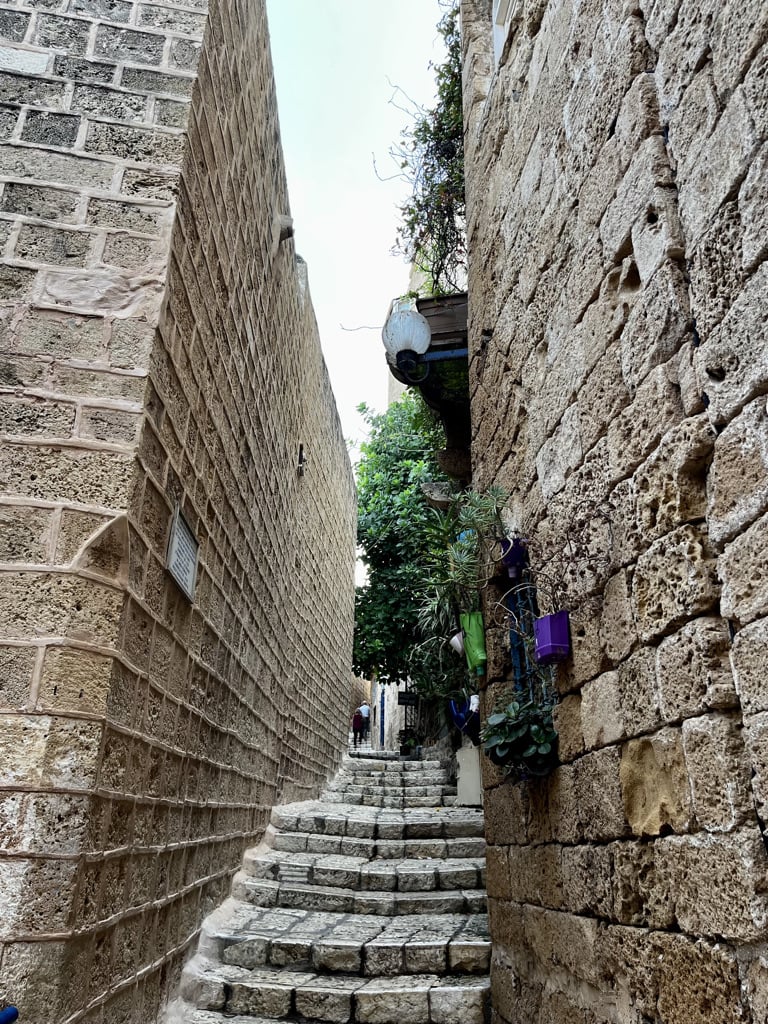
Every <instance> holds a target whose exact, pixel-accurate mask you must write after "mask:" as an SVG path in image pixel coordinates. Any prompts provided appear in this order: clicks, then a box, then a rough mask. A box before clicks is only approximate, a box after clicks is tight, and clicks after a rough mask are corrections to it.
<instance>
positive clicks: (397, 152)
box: [390, 0, 466, 295]
mask: <svg viewBox="0 0 768 1024" xmlns="http://www.w3.org/2000/svg"><path fill="white" fill-rule="evenodd" d="M437 29H438V32H439V33H440V35H441V36H442V37H443V39H444V41H445V47H446V59H445V61H444V62H443V63H441V64H436V65H432V66H433V67H434V71H435V80H436V86H437V103H436V105H435V106H434V107H433V108H432V109H431V110H430V109H427V108H424V107H417V111H416V115H415V121H414V124H413V125H412V126H411V127H410V128H408V129H406V130H405V131H404V132H403V133H402V135H401V137H400V142H399V144H397V145H395V146H393V148H392V149H391V150H390V154H391V156H392V158H393V159H394V161H395V163H396V164H397V166H398V167H399V171H400V173H401V175H402V176H403V177H404V178H405V179H406V180H407V181H408V182H409V184H410V186H411V189H412V192H411V196H410V198H409V199H407V200H406V202H405V203H404V204H403V205H402V206H401V207H400V212H401V214H402V217H403V223H402V226H401V227H400V229H399V230H398V233H397V242H396V246H395V248H396V251H398V252H401V253H402V254H403V255H405V256H406V257H407V258H408V259H409V260H410V261H411V262H412V263H413V264H414V265H415V266H416V268H417V269H418V270H420V271H421V272H422V273H424V274H425V275H426V276H427V278H428V281H429V291H430V293H431V294H432V295H444V294H449V293H451V292H457V291H461V289H462V287H463V284H462V282H463V278H464V273H465V271H466V207H465V201H464V122H463V116H462V96H461V36H460V32H459V6H458V3H457V2H456V0H448V4H447V7H446V10H445V13H444V14H443V17H442V18H441V20H440V22H439V23H438V26H437Z"/></svg>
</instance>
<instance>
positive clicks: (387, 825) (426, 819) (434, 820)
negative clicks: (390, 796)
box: [271, 800, 483, 839]
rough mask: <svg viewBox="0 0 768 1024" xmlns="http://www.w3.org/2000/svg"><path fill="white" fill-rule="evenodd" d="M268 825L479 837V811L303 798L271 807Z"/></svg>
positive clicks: (386, 835) (367, 834)
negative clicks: (393, 807) (388, 806)
mask: <svg viewBox="0 0 768 1024" xmlns="http://www.w3.org/2000/svg"><path fill="white" fill-rule="evenodd" d="M271 823H272V826H273V827H274V828H275V829H281V830H282V831H284V832H304V833H311V834H321V835H340V836H349V837H353V838H355V839H450V838H454V837H458V836H462V837H464V836H482V835H483V812H482V811H481V810H477V809H474V808H469V807H461V808H447V807H443V808H441V807H434V808H431V809H430V810H429V811H425V810H422V809H420V808H418V807H416V808H410V807H406V808H403V809H402V810H401V811H399V812H398V811H392V810H386V809H379V808H376V807H370V808H365V807H359V806H357V805H354V804H335V805H334V806H333V807H331V808H329V805H328V802H327V801H322V800H307V801H303V802H302V803H296V804H283V805H282V806H280V807H276V808H274V810H273V811H272V817H271Z"/></svg>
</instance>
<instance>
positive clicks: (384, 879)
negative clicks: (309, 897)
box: [243, 847, 485, 892]
mask: <svg viewBox="0 0 768 1024" xmlns="http://www.w3.org/2000/svg"><path fill="white" fill-rule="evenodd" d="M243 871H244V872H245V873H246V874H248V875H251V876H252V877H253V878H268V879H273V880H275V881H279V882H285V881H289V882H304V883H307V884H314V885H325V886H341V887H343V888H346V889H364V890H367V891H374V890H378V891H382V890H384V891H401V892H405V891H414V890H421V891H427V890H432V889H477V888H484V887H485V859H484V858H482V857H476V858H454V859H452V860H446V859H444V858H441V857H423V858H414V857H407V858H405V859H394V858H392V859H388V860H378V859H377V860H369V859H367V858H366V857H347V856H343V855H336V854H323V853H295V852H292V851H291V852H288V851H283V850H275V849H270V848H267V849H262V848H261V847H256V848H255V849H253V850H248V851H247V852H246V854H245V856H244V857H243Z"/></svg>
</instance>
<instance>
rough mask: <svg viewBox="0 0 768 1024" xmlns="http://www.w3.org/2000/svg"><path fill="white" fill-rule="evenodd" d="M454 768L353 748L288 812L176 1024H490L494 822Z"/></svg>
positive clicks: (278, 820)
mask: <svg viewBox="0 0 768 1024" xmlns="http://www.w3.org/2000/svg"><path fill="white" fill-rule="evenodd" d="M454 794H455V791H454V790H453V789H452V788H451V787H450V786H449V784H448V778H447V774H446V772H445V770H444V769H443V768H442V767H441V765H440V763H439V762H438V761H400V760H394V759H385V758H376V757H375V756H373V755H372V752H371V751H370V749H369V748H367V746H366V749H361V750H358V751H351V752H350V756H349V757H347V758H345V761H344V763H343V765H342V768H341V771H340V772H339V774H338V775H337V776H336V778H335V779H333V780H332V781H331V782H330V783H329V785H328V786H327V788H326V791H325V792H324V793H323V795H322V797H321V798H320V799H319V800H312V801H305V802H303V803H296V804H287V805H284V806H282V807H277V808H275V810H274V811H273V813H272V821H271V824H270V826H269V828H268V830H267V834H266V835H265V837H264V841H263V842H262V843H261V845H260V846H258V847H256V848H254V849H252V850H249V851H248V852H247V853H246V855H245V857H244V858H243V863H242V867H241V870H240V871H239V872H238V874H237V875H236V876H235V879H234V883H233V886H232V895H231V896H230V898H229V899H228V900H227V901H226V902H225V903H224V904H223V905H222V906H220V907H219V908H218V909H217V910H215V911H214V912H213V913H212V914H211V915H210V916H209V917H208V918H207V919H206V921H205V922H204V924H203V929H202V935H201V938H200V943H199V947H198V951H197V954H196V955H195V957H194V959H193V960H192V961H191V962H190V963H189V964H188V965H187V967H186V968H185V971H184V975H183V979H182V985H181V992H180V999H179V1000H177V1001H176V1002H175V1003H174V1004H173V1005H172V1007H171V1008H170V1011H169V1016H168V1024H224V1022H225V1021H227V1022H229V1024H272V1022H275V1021H302V1022H304V1021H306V1022H318V1024H319V1022H328V1024H484V1022H486V1021H487V1019H488V1013H489V1010H488V970H489V963H490V940H489V937H488V920H487V916H486V913H485V909H486V908H485V888H484V886H485V841H484V839H483V817H482V812H481V811H478V810H476V809H471V808H464V807H456V806H452V804H453V803H454V801H455V795H454Z"/></svg>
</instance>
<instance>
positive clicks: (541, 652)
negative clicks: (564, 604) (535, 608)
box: [533, 611, 571, 665]
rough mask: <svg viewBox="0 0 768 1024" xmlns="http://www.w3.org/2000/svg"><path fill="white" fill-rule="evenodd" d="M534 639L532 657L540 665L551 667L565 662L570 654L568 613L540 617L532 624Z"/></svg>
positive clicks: (562, 612) (561, 612)
mask: <svg viewBox="0 0 768 1024" xmlns="http://www.w3.org/2000/svg"><path fill="white" fill-rule="evenodd" d="M533 635H534V639H535V647H534V657H535V658H536V661H538V662H539V664H540V665H551V664H553V663H554V662H557V661H565V659H566V658H567V657H568V655H569V654H570V653H571V637H570V631H569V628H568V612H567V611H560V612H555V614H554V615H542V616H541V618H538V619H535V620H534V623H533Z"/></svg>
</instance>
